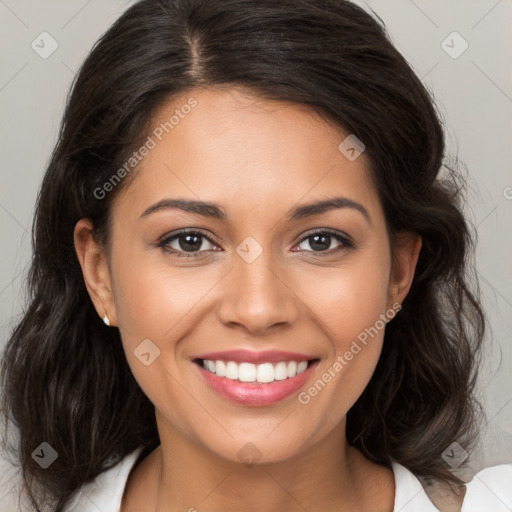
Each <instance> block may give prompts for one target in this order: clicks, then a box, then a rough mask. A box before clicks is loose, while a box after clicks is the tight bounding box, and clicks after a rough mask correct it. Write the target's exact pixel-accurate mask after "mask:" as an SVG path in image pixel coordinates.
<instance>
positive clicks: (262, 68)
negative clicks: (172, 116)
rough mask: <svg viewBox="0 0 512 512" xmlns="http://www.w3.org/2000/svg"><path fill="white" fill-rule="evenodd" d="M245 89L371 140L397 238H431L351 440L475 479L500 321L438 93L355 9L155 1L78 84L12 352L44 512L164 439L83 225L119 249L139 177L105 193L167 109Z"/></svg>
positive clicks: (19, 417)
mask: <svg viewBox="0 0 512 512" xmlns="http://www.w3.org/2000/svg"><path fill="white" fill-rule="evenodd" d="M235 86H236V87H244V88H248V89H250V90H251V91H253V92H255V93H256V94H257V95H258V96H259V97H261V98H263V99H267V100H269V101H272V100H280V101H289V102H293V103H295V104H301V105H306V106H309V107H310V108H311V109H313V110H314V111H315V112H318V113H320V114H321V115H322V116H323V118H324V119H325V120H326V121H330V122H334V123H335V124H336V125H337V126H339V127H340V128H342V129H343V130H345V131H348V132H349V133H353V134H355V135H356V136H357V137H358V138H359V139H360V140H361V141H363V142H364V144H365V145H366V150H365V154H366V155H367V156H368V158H369V160H370V162H371V169H370V170H371V173H372V176H373V180H374V183H375V185H376V187H377V190H378V194H379V197H380V199H381V201H382V205H383V208H384V212H385V217H386V222H387V226H388V230H389V233H390V242H391V243H393V240H394V237H395V235H396V233H398V232H399V231H401V230H407V231H412V232H415V233H418V234H419V235H420V236H421V238H422V239H423V247H422V250H421V254H420V256H419V261H418V264H417V268H416V274H415V276H414V281H413V284H412V287H411V290H410V293H409V294H408V296H407V298H406V300H405V301H404V303H403V305H402V306H403V308H402V311H401V312H400V313H399V314H398V315H397V316H396V318H395V319H394V320H393V321H392V322H390V323H389V325H388V326H387V328H386V333H385V339H384V346H383V351H382V355H381V358H380V361H379V363H378V365H377V368H376V370H375V373H374V375H373V377H372V379H371V380H370V382H369V384H368V386H367V388H366V389H365V391H364V392H363V394H362V395H361V397H360V398H359V399H358V401H357V402H356V403H355V405H354V406H353V407H352V408H351V410H350V411H349V413H348V417H347V438H348V441H349V443H350V444H352V445H353V446H355V447H356V448H357V449H358V450H360V451H361V452H362V453H363V454H364V455H365V456H366V457H367V458H368V459H370V460H372V461H374V462H376V463H378V464H382V465H384V466H388V467H389V466H390V463H391V461H393V460H394V461H397V462H398V463H400V464H402V465H404V466H405V467H407V468H408V469H410V470H411V471H412V472H413V473H415V474H416V475H417V476H419V477H424V478H427V479H434V480H438V481H442V482H444V483H454V484H460V480H459V479H458V478H457V477H456V475H455V474H454V473H453V472H452V471H451V469H450V467H449V466H448V465H447V464H446V463H445V461H444V460H443V458H442V457H441V454H442V452H443V450H445V449H446V448H447V446H449V445H450V444H451V443H452V442H453V441H457V442H458V443H459V444H460V445H461V446H463V447H464V448H465V449H466V450H468V451H470V449H471V446H472V445H473V443H474V440H475V437H476V433H477V424H478V421H477V420H478V418H479V411H480V408H479V406H478V404H477V402H476V401H475V400H474V395H473V391H474V386H475V379H476V368H477V365H478V357H479V353H480V352H479V349H480V345H481V342H482V338H483V335H484V327H485V317H484V314H483V312H482V308H481V306H480V303H479V299H478V287H477V283H476V280H475V282H474V283H473V284H471V286H470V284H469V283H470V278H471V279H472V278H473V274H474V272H473V269H474V266H473V263H472V260H470V255H471V254H472V249H473V247H472V246H473V245H474V230H473V229H472V228H470V225H469V224H468V222H467V221H466V220H465V218H464V215H463V204H462V201H463V198H462V193H463V192H464V186H465V185H464V184H465V180H464V179H463V178H462V177H461V175H460V173H459V172H458V171H456V170H454V169H453V168H451V169H450V168H449V166H446V165H444V164H443V162H445V163H446V159H445V155H444V135H443V128H442V125H441V122H440V120H439V116H438V114H437V112H436V109H435V107H434V103H433V100H432V98H431V95H430V93H429V92H428V91H427V90H426V89H425V87H424V86H423V85H422V83H421V81H420V80H419V79H418V77H417V76H416V75H415V73H414V72H413V70H412V69H411V67H410V66H409V65H408V63H407V62H406V61H405V59H404V58H403V57H402V55H401V54H400V53H399V52H398V51H397V50H396V49H395V48H394V46H393V45H392V43H391V42H390V40H389V39H388V36H387V34H386V32H385V29H384V28H383V26H382V24H381V23H379V22H378V21H376V19H375V18H374V17H373V16H371V15H370V14H368V13H367V12H365V11H364V10H363V9H361V8H360V7H357V6H356V5H354V4H352V3H350V2H348V1H345V0H142V1H140V2H138V3H136V4H135V5H133V6H132V7H130V8H129V9H128V10H127V11H126V12H125V13H124V14H123V15H122V16H121V17H120V18H119V19H118V20H117V21H116V22H115V23H114V25H113V26H112V27H111V28H110V29H109V30H108V31H107V32H106V33H105V34H104V35H103V36H102V37H101V39H100V40H99V41H98V42H97V44H96V45H95V46H94V48H93V49H92V51H91V53H90V54H89V56H88V57H87V59H86V60H85V62H84V63H83V65H82V67H81V69H80V72H79V73H78V75H77V76H76V79H75V81H74V84H73V87H72V90H71V93H70V96H69V98H68V102H67V106H66V110H65V114H64V119H63V122H62V126H61V130H60V134H59V140H58V143H57V144H56V147H55V149H54V151H53V155H52V157H51V160H50V162H49V165H48V168H47V170H46V174H45V176H44V180H43V183H42V186H41V189H40V192H39V196H38V201H37V209H36V215H35V221H34V226H33V260H32V263H31V268H30V272H29V276H28V289H29V293H30V296H29V302H28V304H27V307H26V310H25V311H24V315H23V317H22V319H21V321H20V322H19V323H18V324H17V326H16V327H15V328H14V330H13V332H12V335H11V337H10V339H9V340H8V343H7V346H6V349H5V353H4V355H3V361H2V373H1V379H2V386H3V396H2V407H3V412H4V414H5V417H6V419H7V420H8V421H10V422H12V423H13V424H14V425H15V427H16V432H17V433H18V436H17V440H16V442H15V445H16V448H15V449H16V453H17V457H18V460H19V463H20V466H21V469H22V471H23V477H24V482H25V484H26V486H27V488H28V491H29V495H30V497H31V500H32V504H33V505H34V507H35V509H36V510H40V508H41V507H42V506H43V503H44V506H46V507H51V508H47V510H49V509H51V510H54V511H59V510H62V508H63V507H64V505H65V504H66V503H67V502H68V500H69V498H70V497H71V495H72V494H73V492H74V491H75V490H77V489H78V488H79V487H80V486H81V485H83V484H84V483H86V482H88V481H90V480H92V479H94V478H95V477H96V476H97V475H98V474H99V473H101V472H102V471H104V470H105V469H107V468H109V467H111V466H112V465H114V464H115V463H117V462H118V461H119V460H120V459H121V458H123V457H124V456H126V455H127V454H128V453H129V452H131V451H132V450H134V449H135V448H137V447H138V446H144V447H145V450H146V452H149V451H151V450H153V449H154V448H155V447H156V446H158V444H159V436H158V431H157V428H156V421H155V412H154V406H153V405H152V403H151V402H150V401H149V399H148V398H147V397H146V396H145V395H144V393H143V392H142V391H141V389H140V388H139V386H138V384H137V382H136V381H135V379H134V377H133V376H132V373H131V371H130V369H129V366H128V364H127V361H126V357H125V355H124V352H123V348H122V345H121V339H120V335H119V331H118V330H117V329H112V328H108V327H106V326H105V325H104V324H103V322H102V321H101V319H100V318H98V315H97V314H96V311H95V309H94V307H93V304H92V302H91V300H90V298H89V295H88V293H87V291H86V288H85V285H84V281H83V276H82V272H81V268H80V265H79V262H78V259H77V256H76V253H75V250H74V244H73V230H74V227H75V224H76V223H77V221H78V220H79V219H81V218H82V217H89V218H90V219H91V220H92V221H93V223H94V226H95V234H96V235H97V236H98V237H99V239H100V240H103V241H104V242H105V243H108V235H109V233H108V219H109V211H110V206H111V204H112V201H113V200H114V198H115V197H116V195H117V194H118V193H119V192H120V190H121V189H122V188H123V186H126V181H127V180H124V182H122V183H121V184H119V185H118V186H117V187H115V188H114V190H112V191H111V192H110V193H109V194H107V196H106V197H105V198H104V199H98V198H97V197H96V195H95V193H94V191H95V190H96V189H97V188H98V187H101V185H102V184H104V183H105V182H106V181H108V180H109V178H111V177H112V174H113V173H114V172H115V170H116V169H118V168H119V167H120V166H121V165H122V163H123V162H125V161H126V160H127V158H129V155H130V153H131V152H132V151H133V149H134V148H135V147H137V144H140V141H141V140H144V138H145V135H147V133H145V130H146V127H147V126H148V123H150V121H151V118H152V115H154V113H155V111H156V109H157V108H158V107H159V106H160V105H162V104H163V102H164V101H168V100H169V99H170V98H172V97H174V96H176V95H179V94H183V93H185V92H187V91H188V90H190V89H191V88H193V87H235ZM452 167H453V166H452ZM134 172H135V171H134ZM469 273H471V275H470V274H469ZM471 282H472V280H471ZM41 442H47V443H49V444H50V445H51V446H52V447H53V448H54V449H55V450H56V451H57V452H58V454H59V455H58V459H57V460H56V461H55V462H54V463H53V464H52V465H51V466H50V467H49V468H48V469H42V468H40V467H39V465H38V464H36V463H35V462H34V460H33V459H32V457H31V454H32V452H33V451H34V449H35V448H36V447H38V446H39V445H40V444H41ZM43 494H44V496H43Z"/></svg>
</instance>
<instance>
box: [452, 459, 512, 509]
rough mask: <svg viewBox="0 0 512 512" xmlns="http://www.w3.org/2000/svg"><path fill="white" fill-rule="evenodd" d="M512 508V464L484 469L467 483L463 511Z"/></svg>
mask: <svg viewBox="0 0 512 512" xmlns="http://www.w3.org/2000/svg"><path fill="white" fill-rule="evenodd" d="M482 510H492V511H493V512H501V511H506V512H510V510H512V464H501V465H499V466H492V467H489V468H485V469H482V470H481V471H479V472H478V473H476V474H475V476H474V477H473V478H472V480H471V481H470V482H468V483H467V484H466V496H465V498H464V503H463V504H462V508H461V512H480V511H482Z"/></svg>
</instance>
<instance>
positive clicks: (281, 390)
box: [197, 360, 318, 407]
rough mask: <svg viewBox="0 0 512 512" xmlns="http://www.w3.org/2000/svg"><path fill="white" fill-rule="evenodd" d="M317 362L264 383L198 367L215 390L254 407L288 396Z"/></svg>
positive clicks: (302, 383) (307, 376) (301, 384)
mask: <svg viewBox="0 0 512 512" xmlns="http://www.w3.org/2000/svg"><path fill="white" fill-rule="evenodd" d="M317 363H318V361H316V360H315V361H311V362H310V363H309V364H308V367H307V368H306V370H305V371H303V372H302V373H299V374H298V375H296V376H295V377H291V378H288V379H284V380H275V381H273V382H269V383H263V384H259V383H257V382H240V381H239V380H233V379H227V378H226V377H219V376H218V375H216V374H215V373H212V372H210V371H208V370H206V369H205V368H203V367H202V366H201V365H199V364H197V367H198V369H199V371H200V372H201V375H202V376H203V378H204V380H205V381H206V383H207V384H208V385H209V386H210V387H211V388H212V389H213V390H214V391H216V392H217V393H219V394H220V395H222V396H223V397H225V398H228V399H229V400H232V401H233V402H237V403H239V404H242V405H250V406H253V407H254V406H264V405H271V404H275V403H277V402H280V401H281V400H284V399H285V398H288V397H289V396H290V395H292V394H293V393H295V392H296V391H298V390H299V389H300V388H301V387H302V386H303V385H304V384H305V383H306V381H307V380H308V378H309V377H310V375H311V373H312V371H313V368H314V366H316V364H317Z"/></svg>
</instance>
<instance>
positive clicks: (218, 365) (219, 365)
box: [212, 361, 226, 377]
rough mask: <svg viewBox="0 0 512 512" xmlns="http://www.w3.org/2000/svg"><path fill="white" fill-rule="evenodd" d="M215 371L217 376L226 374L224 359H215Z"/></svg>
mask: <svg viewBox="0 0 512 512" xmlns="http://www.w3.org/2000/svg"><path fill="white" fill-rule="evenodd" d="M212 362H213V361H212ZM215 373H216V374H217V375H218V376H219V377H225V376H226V363H224V361H215Z"/></svg>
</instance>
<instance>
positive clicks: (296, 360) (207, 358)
mask: <svg viewBox="0 0 512 512" xmlns="http://www.w3.org/2000/svg"><path fill="white" fill-rule="evenodd" d="M193 361H194V363H195V366H196V367H197V368H198V370H199V373H200V375H201V376H202V378H203V382H205V383H206V384H207V386H208V388H209V389H211V390H213V391H214V392H215V393H216V394H219V395H221V396H222V397H223V398H227V399H228V400H230V401H232V402H236V403H238V404H240V405H247V406H265V405H272V404H276V403H278V402H280V401H282V400H284V399H286V398H288V397H289V396H291V395H292V394H294V393H295V392H297V391H299V390H300V388H301V387H303V386H304V385H305V384H306V382H307V381H308V379H309V378H310V376H311V375H312V373H313V369H314V367H315V366H316V365H317V364H318V362H319V359H318V358H311V357H309V356H306V355H304V354H297V353H290V352H281V351H265V352H253V351H247V350H234V351H227V352H216V353H211V354H203V355H201V357H198V358H194V360H193Z"/></svg>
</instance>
